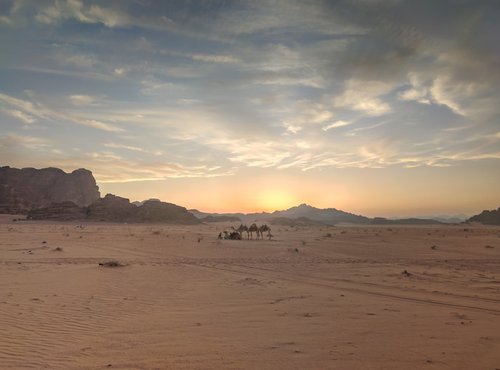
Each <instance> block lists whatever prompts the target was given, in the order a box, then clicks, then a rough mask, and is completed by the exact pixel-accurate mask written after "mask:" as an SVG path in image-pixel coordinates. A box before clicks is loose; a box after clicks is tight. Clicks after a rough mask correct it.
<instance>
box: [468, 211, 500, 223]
mask: <svg viewBox="0 0 500 370" xmlns="http://www.w3.org/2000/svg"><path fill="white" fill-rule="evenodd" d="M467 222H480V223H482V224H485V225H500V208H498V209H494V210H492V211H483V212H481V213H480V214H478V215H475V216H472V217H471V218H469V219H468V220H467Z"/></svg>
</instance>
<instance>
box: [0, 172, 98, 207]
mask: <svg viewBox="0 0 500 370" xmlns="http://www.w3.org/2000/svg"><path fill="white" fill-rule="evenodd" d="M99 197H100V193H99V188H98V187H97V185H96V181H95V179H94V176H93V175H92V172H90V171H88V170H86V169H78V170H75V171H73V172H71V173H66V172H64V171H63V170H60V169H58V168H43V169H35V168H22V169H18V168H11V167H8V166H6V167H1V168H0V213H27V212H28V211H29V210H31V209H36V208H40V207H47V206H49V205H50V204H52V203H62V202H65V201H71V202H73V203H74V204H76V205H77V206H88V205H89V204H91V203H92V202H94V201H95V200H97V199H99Z"/></svg>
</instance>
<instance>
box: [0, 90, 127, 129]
mask: <svg viewBox="0 0 500 370" xmlns="http://www.w3.org/2000/svg"><path fill="white" fill-rule="evenodd" d="M2 103H3V104H4V107H1V106H0V108H1V109H2V110H5V109H6V110H7V111H12V109H11V108H7V107H14V108H17V111H19V113H16V114H17V118H20V117H21V116H22V117H24V118H25V119H28V120H31V119H33V117H36V118H39V119H43V120H49V121H57V122H65V121H69V122H73V123H76V124H79V125H83V126H88V127H93V128H96V129H99V130H103V131H108V132H121V131H123V129H122V128H120V127H117V126H114V125H112V124H109V123H106V122H102V121H98V120H95V119H92V118H86V117H81V116H78V115H75V114H71V113H66V112H63V111H61V110H55V109H51V108H49V107H47V106H45V105H44V104H42V103H40V102H30V101H26V100H22V99H18V98H14V97H12V96H9V95H6V94H1V93H0V104H2ZM5 106H7V107H5Z"/></svg>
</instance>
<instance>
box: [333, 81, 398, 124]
mask: <svg viewBox="0 0 500 370" xmlns="http://www.w3.org/2000/svg"><path fill="white" fill-rule="evenodd" d="M393 88H394V85H393V84H392V83H387V82H383V81H364V80H358V79H350V80H349V81H347V82H346V84H345V90H344V92H343V93H342V94H340V95H339V96H336V97H335V98H334V99H333V104H334V106H335V107H340V108H347V109H352V110H357V111H361V112H363V113H365V114H367V115H368V116H381V115H384V114H387V113H389V112H391V111H392V108H391V107H390V105H389V104H388V103H387V102H385V101H383V100H382V98H381V96H383V95H385V94H387V93H389V92H390V91H391V90H392V89H393Z"/></svg>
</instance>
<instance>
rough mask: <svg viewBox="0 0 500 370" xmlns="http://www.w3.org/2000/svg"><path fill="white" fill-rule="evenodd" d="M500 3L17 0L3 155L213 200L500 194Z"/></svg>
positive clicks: (368, 200) (5, 33)
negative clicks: (82, 169) (84, 169)
mask: <svg viewBox="0 0 500 370" xmlns="http://www.w3.org/2000/svg"><path fill="white" fill-rule="evenodd" d="M499 15H500V11H499V5H498V3H496V2H488V1H465V2H460V3H458V4H457V3H450V2H433V1H373V2H368V1H349V2H344V1H340V2H324V1H310V2H309V1H308V2H300V1H272V2H266V1H259V2H245V1H232V2H226V1H208V2H194V3H192V2H181V1H172V2H170V1H168V2H167V1H166V2H159V1H132V0H130V1H80V0H67V1H65V0H60V1H17V0H7V1H2V2H1V4H0V45H1V50H2V53H1V54H2V57H1V58H0V125H1V132H0V157H1V158H2V162H3V164H4V165H9V166H14V167H37V168H40V167H49V166H52V167H58V168H62V169H64V170H67V171H72V170H74V169H76V168H80V167H83V168H88V169H89V170H91V171H92V172H93V174H94V176H95V178H96V180H97V183H98V185H99V187H100V189H101V191H102V193H107V192H110V193H113V194H117V195H120V196H124V197H127V198H130V199H131V200H143V199H147V198H152V197H153V198H160V199H162V200H165V201H169V202H173V203H176V204H180V205H183V206H186V207H188V208H197V209H200V210H205V211H225V212H229V211H244V212H249V211H264V210H265V211H270V210H274V209H285V208H288V207H291V206H294V205H297V204H300V203H308V204H312V205H315V206H317V207H336V208H341V209H346V210H349V211H353V212H357V213H360V214H367V215H381V216H382V215H384V216H404V215H419V214H420V215H421V214H428V215H430V214H439V213H441V214H442V213H448V214H454V213H470V214H472V213H476V212H477V211H480V210H482V209H487V208H491V207H494V206H496V205H498V204H499V203H500V192H499V191H498V184H499V183H500V126H499V118H500V107H499V104H498V102H499V99H500V88H499V86H500V68H499V65H498V61H499V58H500V47H499V45H500V43H499V38H498V35H499V30H498V18H499Z"/></svg>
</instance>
